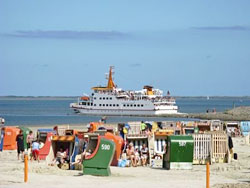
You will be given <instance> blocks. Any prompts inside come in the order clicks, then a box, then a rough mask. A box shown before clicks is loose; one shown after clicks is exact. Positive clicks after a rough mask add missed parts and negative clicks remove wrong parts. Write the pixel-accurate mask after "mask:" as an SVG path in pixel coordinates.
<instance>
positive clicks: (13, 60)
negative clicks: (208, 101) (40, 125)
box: [0, 0, 250, 96]
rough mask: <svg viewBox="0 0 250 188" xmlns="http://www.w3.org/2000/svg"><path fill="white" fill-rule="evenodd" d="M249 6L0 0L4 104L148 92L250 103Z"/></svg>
mask: <svg viewBox="0 0 250 188" xmlns="http://www.w3.org/2000/svg"><path fill="white" fill-rule="evenodd" d="M249 18H250V1H249V0H209V1H202V0H199V1H198V0H196V1H194V0H188V1H187V0H176V1H173V0H157V1H153V0H147V1H145V0H144V1H141V0H127V1H117V0H105V1H93V0H92V1H85V0H72V1H68V0H53V1H51V0H36V1H32V0H30V1H28V0H22V1H18V0H0V96H6V95H17V96H80V95H82V94H83V93H86V94H90V93H91V87H94V86H98V85H106V82H107V80H106V79H105V73H108V70H109V66H114V68H115V69H114V71H115V74H114V77H115V80H114V82H115V84H117V86H118V87H121V88H123V89H125V90H140V89H142V88H143V86H144V85H152V86H154V88H159V89H161V90H163V92H164V94H166V93H167V91H168V90H169V91H170V93H171V95H174V96H249V95H250V85H249V84H250V78H249V71H250V19H249Z"/></svg>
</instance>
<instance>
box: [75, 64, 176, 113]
mask: <svg viewBox="0 0 250 188" xmlns="http://www.w3.org/2000/svg"><path fill="white" fill-rule="evenodd" d="M92 90H93V93H92V94H91V96H82V97H80V98H79V99H78V102H77V103H71V104H70V108H72V109H74V111H75V112H76V113H80V114H88V115H125V116H145V115H149V116H152V115H164V114H176V113H178V111H177V110H178V107H177V106H176V103H175V99H174V98H173V97H171V96H170V93H169V92H168V94H167V96H163V92H162V91H161V90H159V89H154V88H153V87H152V86H144V88H143V89H142V90H140V91H124V90H122V89H121V88H117V86H116V85H115V84H114V81H113V67H110V70H109V77H108V83H107V86H106V87H93V88H92Z"/></svg>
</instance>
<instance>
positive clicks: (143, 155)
mask: <svg viewBox="0 0 250 188" xmlns="http://www.w3.org/2000/svg"><path fill="white" fill-rule="evenodd" d="M147 160H148V147H146V144H143V145H142V148H141V162H142V166H146V164H147Z"/></svg>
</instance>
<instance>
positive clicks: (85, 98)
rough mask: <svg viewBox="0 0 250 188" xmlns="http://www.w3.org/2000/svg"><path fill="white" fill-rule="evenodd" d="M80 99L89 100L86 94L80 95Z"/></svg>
mask: <svg viewBox="0 0 250 188" xmlns="http://www.w3.org/2000/svg"><path fill="white" fill-rule="evenodd" d="M80 99H81V100H82V101H88V100H89V97H88V96H82V97H81V98H80Z"/></svg>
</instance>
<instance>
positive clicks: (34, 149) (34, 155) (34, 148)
mask: <svg viewBox="0 0 250 188" xmlns="http://www.w3.org/2000/svg"><path fill="white" fill-rule="evenodd" d="M39 149H40V147H39V143H38V142H37V141H36V140H34V141H33V142H32V146H31V151H32V157H31V159H30V160H31V161H32V159H33V158H34V160H37V161H38V162H39Z"/></svg>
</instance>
